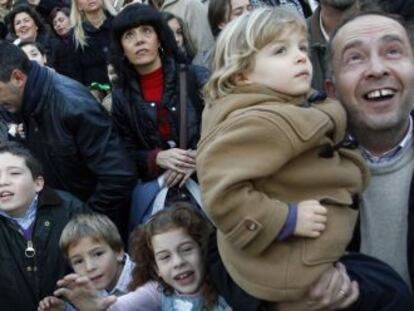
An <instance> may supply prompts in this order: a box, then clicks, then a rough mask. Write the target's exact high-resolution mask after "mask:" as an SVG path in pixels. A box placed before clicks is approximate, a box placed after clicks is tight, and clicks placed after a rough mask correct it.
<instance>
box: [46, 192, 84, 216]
mask: <svg viewBox="0 0 414 311" xmlns="http://www.w3.org/2000/svg"><path fill="white" fill-rule="evenodd" d="M39 211H41V214H43V213H47V214H49V213H52V214H53V215H55V216H56V219H57V221H59V222H66V221H68V220H69V219H70V218H71V217H72V216H73V215H75V214H78V213H88V212H91V211H90V209H89V208H88V207H87V206H86V204H85V203H84V202H82V201H81V200H80V199H78V198H77V197H75V196H74V195H73V194H71V193H69V192H66V191H63V190H57V189H54V188H50V187H45V188H44V189H43V190H42V191H41V192H40V193H39Z"/></svg>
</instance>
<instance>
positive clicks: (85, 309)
mask: <svg viewBox="0 0 414 311" xmlns="http://www.w3.org/2000/svg"><path fill="white" fill-rule="evenodd" d="M57 285H58V286H60V288H58V289H57V290H55V292H54V293H53V294H54V295H55V296H61V297H64V298H65V299H67V300H69V301H70V302H71V303H72V304H73V305H74V306H75V307H76V309H77V310H79V311H91V310H93V311H103V310H106V309H107V308H108V307H109V306H110V305H112V304H113V303H114V302H115V301H116V297H115V296H113V295H111V296H107V297H100V296H99V294H98V292H97V290H96V288H95V286H94V285H93V283H92V281H91V280H90V279H89V278H88V277H86V276H79V275H77V274H75V273H72V274H68V275H66V276H65V277H64V278H63V279H60V280H59V281H58V282H57Z"/></svg>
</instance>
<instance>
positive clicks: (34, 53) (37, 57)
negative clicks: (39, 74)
mask: <svg viewBox="0 0 414 311" xmlns="http://www.w3.org/2000/svg"><path fill="white" fill-rule="evenodd" d="M22 50H23V52H24V53H25V54H26V55H27V57H29V59H30V60H34V61H36V62H37V63H38V64H40V65H42V66H44V65H45V64H46V56H45V55H43V54H42V53H41V52H40V51H39V49H38V48H37V47H36V46H35V45H32V44H26V45H24V46H22Z"/></svg>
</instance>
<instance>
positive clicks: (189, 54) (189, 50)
mask: <svg viewBox="0 0 414 311" xmlns="http://www.w3.org/2000/svg"><path fill="white" fill-rule="evenodd" d="M161 14H162V17H163V18H164V20H165V22H166V23H167V25H168V22H169V21H170V20H173V19H176V20H177V21H178V24H179V25H180V27H181V30H182V34H183V45H184V51H183V52H184V53H185V54H186V55H185V56H186V58H187V60H189V62H191V61H192V60H193V58H194V56H195V53H194V46H193V44H192V42H191V39H190V33H189V31H188V27H187V24H186V23H185V22H184V21H183V19H182V18H181V17H178V16H177V15H174V14H172V13H170V12H165V11H164V12H161Z"/></svg>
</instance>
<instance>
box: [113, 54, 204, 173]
mask: <svg viewBox="0 0 414 311" xmlns="http://www.w3.org/2000/svg"><path fill="white" fill-rule="evenodd" d="M163 71H164V87H163V94H162V101H161V104H162V105H164V106H165V107H166V108H168V111H169V112H170V114H169V123H170V127H171V131H172V138H173V140H174V141H175V142H176V143H177V145H178V129H179V105H180V102H179V69H178V64H177V63H175V62H174V61H173V60H172V59H166V60H163ZM135 75H136V74H135ZM208 75H209V72H208V70H207V69H205V68H204V67H199V66H191V65H189V66H188V70H187V90H188V91H187V99H188V100H187V133H188V134H187V147H188V148H192V149H196V146H197V142H198V139H199V138H200V125H201V112H202V109H203V101H202V99H201V95H200V94H201V93H200V92H201V88H202V87H203V85H204V83H205V82H206V80H207V78H208ZM112 117H113V120H114V123H115V126H116V127H117V129H118V131H119V132H120V135H121V140H122V142H123V144H124V147H125V149H126V150H127V151H128V153H129V154H130V156H131V158H132V159H133V160H134V161H135V163H136V165H137V167H138V171H139V176H140V177H141V178H142V179H144V180H147V179H152V178H155V177H157V176H156V175H155V176H154V175H153V174H152V173H150V170H149V168H148V159H149V153H150V152H152V151H154V150H156V149H160V150H166V149H168V148H170V147H171V146H170V145H168V143H167V142H165V141H164V140H163V138H162V137H161V135H160V133H159V131H158V128H157V110H156V104H155V103H151V102H147V101H145V100H144V99H143V98H142V95H141V90H140V86H139V84H138V79H131V80H130V81H129V85H128V87H124V88H123V87H115V88H114V90H113V93H112Z"/></svg>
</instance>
